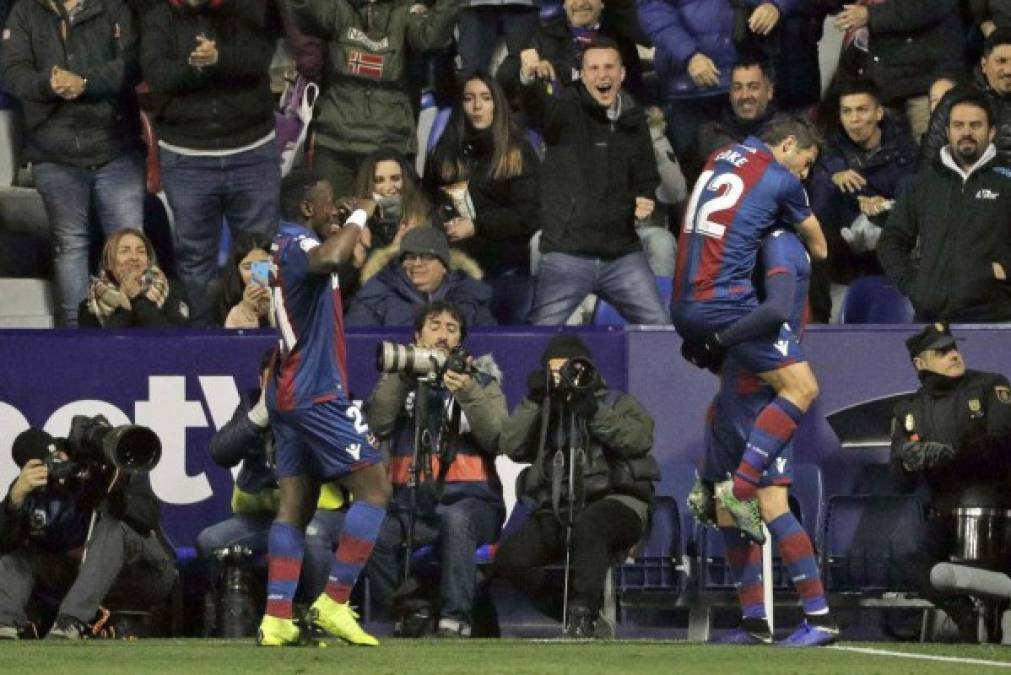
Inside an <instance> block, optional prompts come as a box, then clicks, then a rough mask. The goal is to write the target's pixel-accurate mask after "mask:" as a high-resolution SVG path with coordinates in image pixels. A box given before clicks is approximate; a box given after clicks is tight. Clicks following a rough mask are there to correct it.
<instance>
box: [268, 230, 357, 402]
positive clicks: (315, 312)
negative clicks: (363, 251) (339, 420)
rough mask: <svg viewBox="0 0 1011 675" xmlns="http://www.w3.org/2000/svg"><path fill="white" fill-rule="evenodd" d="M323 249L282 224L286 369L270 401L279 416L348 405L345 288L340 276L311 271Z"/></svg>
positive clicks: (277, 245) (280, 303) (276, 251)
mask: <svg viewBox="0 0 1011 675" xmlns="http://www.w3.org/2000/svg"><path fill="white" fill-rule="evenodd" d="M319 245H320V241H319V238H318V237H317V236H316V234H315V233H313V232H312V231H311V230H309V229H308V228H306V227H303V226H301V225H296V224H294V223H286V222H282V223H281V225H280V228H279V229H278V232H277V236H276V237H274V241H273V242H272V243H271V246H270V252H271V257H272V260H273V265H274V270H273V275H272V276H271V281H270V285H271V291H272V294H273V300H274V302H273V306H274V318H275V320H276V325H277V331H278V334H279V338H280V360H279V364H280V365H279V366H278V367H276V368H275V372H274V377H273V379H272V382H271V387H270V389H272V390H273V391H272V392H271V391H268V400H270V399H271V398H272V399H273V403H274V406H275V407H276V409H277V410H282V411H287V410H295V409H297V408H304V407H308V406H311V405H312V404H314V403H321V402H323V401H331V400H337V401H338V402H346V401H347V399H348V392H347V345H346V344H345V341H344V316H343V313H344V312H343V305H342V303H341V295H340V283H339V282H338V280H337V274H336V273H332V274H313V273H312V272H310V271H309V252H310V251H312V250H313V249H314V248H316V247H317V246H319ZM270 394H273V396H272V397H271V396H270Z"/></svg>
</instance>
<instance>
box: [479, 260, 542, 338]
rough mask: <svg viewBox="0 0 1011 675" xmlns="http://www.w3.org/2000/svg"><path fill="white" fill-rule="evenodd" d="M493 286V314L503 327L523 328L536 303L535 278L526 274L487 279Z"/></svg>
mask: <svg viewBox="0 0 1011 675" xmlns="http://www.w3.org/2000/svg"><path fill="white" fill-rule="evenodd" d="M485 282H487V284H488V285H489V286H491V313H492V314H493V315H494V316H495V320H496V321H498V322H499V324H500V325H502V326H521V325H525V324H526V323H527V316H528V315H529V314H530V308H531V307H532V306H533V302H534V278H533V277H531V276H528V275H526V274H511V273H510V274H503V275H500V276H497V277H492V278H489V279H485Z"/></svg>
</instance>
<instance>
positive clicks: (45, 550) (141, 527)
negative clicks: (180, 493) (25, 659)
mask: <svg viewBox="0 0 1011 675" xmlns="http://www.w3.org/2000/svg"><path fill="white" fill-rule="evenodd" d="M123 432H125V433H123ZM113 446H118V449H117V450H116V452H115V453H110V450H109V449H110V448H111V447H113ZM127 446H129V447H127ZM131 455H132V456H133V457H136V458H139V459H142V460H145V461H144V463H143V464H139V465H133V467H132V468H131V466H130V465H127V464H128V462H124V461H123V460H124V459H129V457H130V456H131ZM113 456H116V457H117V459H116V461H113ZM158 457H160V446H159V444H158V442H157V437H156V436H154V434H153V433H152V432H151V431H150V430H147V429H143V428H141V427H117V428H115V429H113V428H112V427H110V426H109V425H108V422H106V421H105V419H104V418H103V417H101V416H99V417H95V418H87V417H83V416H77V417H74V420H73V422H72V426H71V432H70V438H69V440H66V439H54V438H52V437H51V436H49V434H47V433H45V432H44V431H41V430H39V429H35V428H31V429H28V430H27V431H25V432H23V433H21V434H20V435H19V436H18V437H17V438H16V439H15V441H14V448H13V458H14V461H15V463H16V464H17V465H18V466H19V467H20V468H21V473H20V475H19V476H18V477H17V479H16V480H15V481H14V482H13V483H12V484H11V486H10V489H9V490H8V492H7V496H6V497H5V498H4V500H3V503H2V506H0V553H2V555H0V579H3V583H0V638H6V639H17V638H19V637H35V636H37V635H38V631H37V629H36V627H35V625H34V624H32V623H31V622H30V621H29V619H28V616H27V614H26V607H27V606H28V603H29V600H30V599H31V598H32V594H33V591H34V590H35V588H36V586H37V585H43V586H45V587H46V588H47V589H50V590H56V591H59V592H60V593H61V594H62V596H63V599H62V602H61V604H60V607H59V610H58V612H57V615H56V621H55V622H54V623H53V626H52V628H51V629H50V630H49V634H48V637H50V638H63V639H71V640H76V639H81V638H83V637H86V636H91V635H98V634H99V633H100V631H101V629H102V627H103V625H104V624H105V622H106V621H107V619H108V616H109V615H108V612H106V611H104V610H102V609H101V608H100V604H101V603H104V602H109V601H110V600H111V599H113V598H122V599H128V600H129V601H130V602H131V603H143V604H144V605H150V604H154V603H156V602H158V601H160V600H162V599H163V598H165V597H166V596H167V595H168V593H169V591H170V590H171V588H172V585H173V584H174V583H175V579H176V570H175V557H174V555H173V552H172V549H171V547H169V546H168V544H167V543H166V542H165V539H164V537H163V536H162V534H161V531H160V525H159V510H158V501H157V499H156V498H155V496H154V493H153V492H152V491H151V486H150V483H149V482H148V478H147V475H146V471H149V470H150V469H151V468H152V467H153V466H154V464H155V463H157V460H158ZM134 469H136V470H134Z"/></svg>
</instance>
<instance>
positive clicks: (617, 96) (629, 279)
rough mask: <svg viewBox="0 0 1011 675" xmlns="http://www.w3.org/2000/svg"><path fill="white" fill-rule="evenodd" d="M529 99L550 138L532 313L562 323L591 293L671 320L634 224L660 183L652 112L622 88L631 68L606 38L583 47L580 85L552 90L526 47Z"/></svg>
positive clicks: (543, 66)
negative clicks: (650, 124) (554, 92)
mask: <svg viewBox="0 0 1011 675" xmlns="http://www.w3.org/2000/svg"><path fill="white" fill-rule="evenodd" d="M522 60H523V65H522V69H521V71H520V78H521V82H522V84H523V102H524V105H525V106H526V108H527V111H528V113H529V114H530V117H531V120H532V121H533V123H534V125H535V126H536V127H537V128H538V129H540V130H541V132H542V134H543V135H544V141H545V143H546V144H547V156H546V158H545V160H544V165H543V167H542V171H541V176H543V180H542V181H541V223H542V225H543V227H544V230H543V233H542V237H541V242H540V251H541V253H542V254H543V258H542V259H541V262H540V269H539V271H538V276H537V286H536V288H535V290H534V300H533V308H532V310H531V315H530V322H531V323H533V324H539V325H558V324H561V323H563V322H564V321H565V320H566V318H568V316H569V315H570V314H571V313H572V311H573V310H574V309H575V308H576V307H577V306H578V305H579V304H580V303H581V302H582V301H583V298H584V297H586V295H587V294H588V293H597V294H598V295H600V296H601V297H602V298H604V299H605V300H607V301H608V302H610V303H611V304H612V305H613V306H614V307H615V308H616V309H617V310H618V312H620V313H621V315H622V316H624V317H625V319H627V320H628V321H629V322H630V323H642V324H666V323H669V322H670V317H669V316H668V315H667V310H666V309H665V308H664V306H663V302H662V301H661V299H660V294H659V292H658V291H657V288H656V281H655V278H654V276H653V273H652V271H651V270H650V268H649V264H648V262H647V260H646V256H645V254H644V253H643V251H642V245H641V244H640V243H639V237H638V236H637V234H636V231H635V221H636V220H643V219H645V218H648V217H649V216H650V215H651V214H652V213H653V209H654V206H655V204H656V202H655V197H656V188H657V184H658V183H659V178H658V176H657V169H656V161H655V159H654V155H653V144H652V142H651V140H650V134H649V127H648V126H647V122H646V115H645V113H644V112H643V109H642V107H641V106H639V105H638V104H636V102H635V101H634V100H633V99H632V97H631V96H629V95H628V94H625V93H622V92H621V84H622V82H623V81H624V79H625V69H624V68H623V67H622V65H621V54H620V52H619V50H618V46H617V45H616V44H615V43H614V42H612V41H610V40H607V39H606V38H600V39H598V40H597V41H595V42H593V43H591V44H590V45H589V46H588V47H587V48H586V49H585V50H584V51H583V67H582V75H581V76H580V77H581V79H582V82H581V85H580V86H578V87H569V88H567V89H563V90H562V91H561V92H560V93H558V94H557V95H555V96H551V95H549V94H548V91H547V88H548V87H549V86H550V81H551V80H553V79H555V78H554V73H553V71H554V67H553V66H552V65H551V64H550V63H549V62H547V61H544V60H542V59H541V58H540V55H539V54H538V53H537V52H536V51H535V50H533V49H529V50H527V51H525V52H523V54H522Z"/></svg>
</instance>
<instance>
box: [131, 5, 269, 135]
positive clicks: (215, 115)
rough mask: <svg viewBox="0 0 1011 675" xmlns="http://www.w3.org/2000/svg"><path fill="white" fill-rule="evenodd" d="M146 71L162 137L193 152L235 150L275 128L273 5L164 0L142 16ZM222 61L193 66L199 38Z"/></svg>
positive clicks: (154, 120) (155, 120)
mask: <svg viewBox="0 0 1011 675" xmlns="http://www.w3.org/2000/svg"><path fill="white" fill-rule="evenodd" d="M143 24H144V30H143V33H142V35H143V39H142V40H141V66H142V68H143V70H144V79H145V81H146V82H147V83H148V84H149V85H150V87H151V94H152V96H151V97H150V100H151V107H152V110H151V118H152V122H153V123H154V126H155V130H156V131H157V132H158V137H159V139H161V140H163V141H165V142H166V143H169V144H170V145H175V146H178V147H181V148H187V149H192V150H230V149H234V148H241V147H244V146H247V145H250V144H252V143H254V142H256V141H258V140H260V139H262V138H264V137H265V136H267V134H269V133H271V132H273V130H274V103H275V99H274V95H273V94H272V93H271V91H270V77H269V74H268V69H269V67H270V62H271V60H272V59H273V57H274V49H275V47H276V43H277V39H278V37H280V35H281V30H280V17H279V16H278V15H277V14H276V12H275V11H274V4H273V3H272V2H268V0H217V1H215V2H211V3H209V4H207V5H205V6H204V7H201V8H199V9H194V8H191V7H189V6H188V5H186V4H185V3H184V2H181V0H179V1H177V0H166V2H164V3H162V4H159V5H157V6H155V7H154V8H153V9H151V10H149V11H147V12H146V13H145V14H144V20H143ZM201 34H202V35H205V36H206V37H207V38H209V39H212V40H214V41H215V43H216V46H217V50H218V62H217V63H216V64H214V65H213V66H207V67H204V68H197V67H195V66H191V65H189V63H188V59H189V55H190V53H191V52H192V51H193V49H194V48H195V47H196V46H197V41H196V38H197V36H198V35H201Z"/></svg>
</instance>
